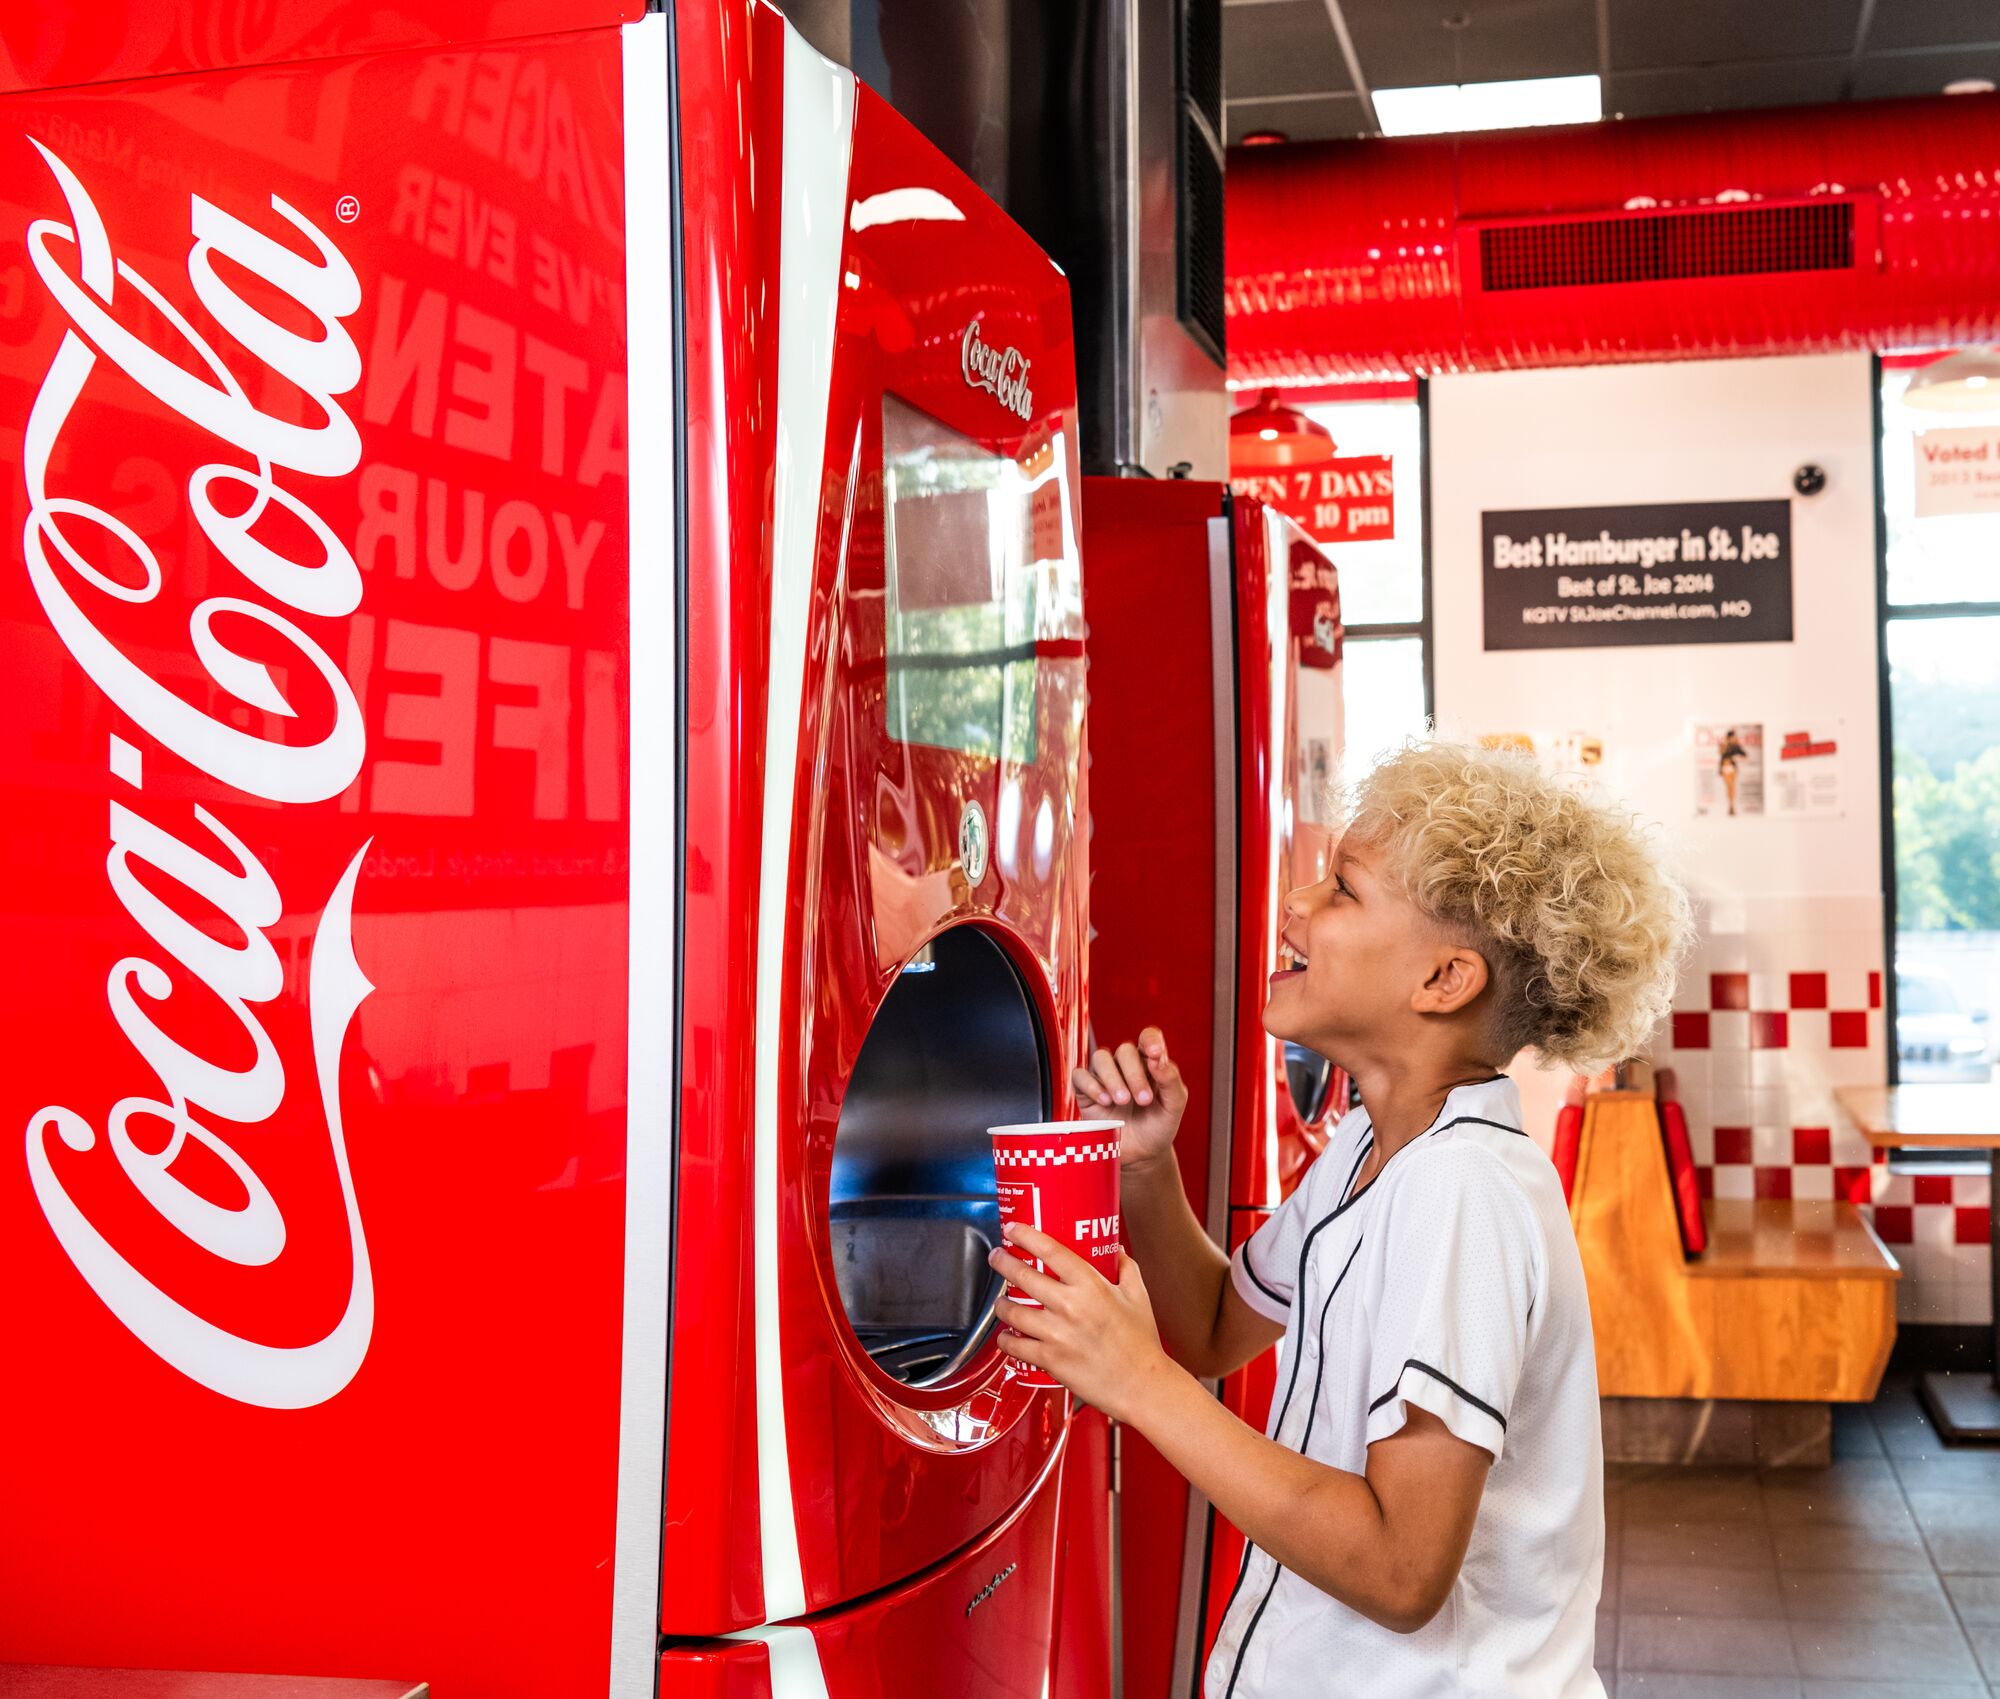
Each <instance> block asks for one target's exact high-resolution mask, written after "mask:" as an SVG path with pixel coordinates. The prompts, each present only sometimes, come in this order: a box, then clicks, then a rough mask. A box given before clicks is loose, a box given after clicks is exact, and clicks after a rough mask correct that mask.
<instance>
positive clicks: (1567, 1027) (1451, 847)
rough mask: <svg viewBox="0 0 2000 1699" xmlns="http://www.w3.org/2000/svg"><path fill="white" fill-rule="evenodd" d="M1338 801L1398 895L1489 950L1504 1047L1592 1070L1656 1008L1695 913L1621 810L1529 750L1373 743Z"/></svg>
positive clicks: (1667, 996)
mask: <svg viewBox="0 0 2000 1699" xmlns="http://www.w3.org/2000/svg"><path fill="white" fill-rule="evenodd" d="M1347 813H1348V829H1349V830H1350V831H1352V832H1354V833H1356V834H1357V835H1358V836H1360V837H1361V838H1363V839H1365V840H1366V841H1367V842H1369V843H1370V844H1372V845H1375V846H1376V847H1378V848H1379V849H1381V850H1382V851H1383V853H1384V859H1385V863H1386V865H1385V869H1384V871H1385V873H1387V874H1388V875H1389V876H1390V877H1392V878H1394V879H1396V880H1397V881H1398V882H1399V883H1400V885H1401V887H1402V889H1403V891H1404V892H1405V893H1406V894H1407V895H1408V897H1409V898H1410V900H1411V901H1412V902H1413V903H1415V904H1416V906H1417V907H1418V908H1419V909H1420V910H1422V911H1423V913H1425V914H1427V915H1429V916H1430V917H1431V918H1432V919H1433V920H1435V921H1436V922H1438V923H1439V924H1440V925H1441V926H1443V927H1445V928H1447V929H1448V930H1451V931H1454V932H1463V933H1464V934H1466V937H1465V939H1464V941H1465V942H1466V943H1469V944H1471V945H1472V946H1473V947H1474V948H1475V949H1477V950H1478V951H1479V952H1480V954H1481V955H1483V956H1484V957H1485V958H1486V962H1487V967H1488V971H1489V973H1490V974H1491V976H1492V983H1493V992H1494V1010H1495V1019H1496V1021H1497V1023H1498V1026H1497V1031H1496V1033H1495V1037H1496V1039H1497V1040H1498V1042H1499V1044H1500V1045H1501V1047H1502V1048H1503V1049H1504V1051H1505V1052H1506V1054H1507V1055H1509V1056H1511V1055H1512V1054H1513V1053H1514V1052H1515V1051H1516V1050H1519V1049H1521V1048H1522V1047H1523V1046H1525V1045H1530V1044H1532V1045H1534V1046H1536V1047H1537V1048H1538V1049H1539V1050H1540V1051H1541V1053H1542V1055H1543V1056H1544V1057H1545V1058H1546V1059H1547V1060H1549V1061H1551V1062H1558V1063H1563V1064H1565V1065H1567V1066H1568V1067H1570V1068H1573V1069H1575V1070H1576V1071H1577V1072H1579V1073H1591V1072H1594V1071H1596V1070H1597V1069H1599V1068H1603V1067H1606V1066H1608V1065H1609V1064H1611V1063H1613V1062H1617V1061H1621V1060H1623V1059H1624V1058H1626V1057H1628V1056H1631V1055H1632V1054H1634V1053H1635V1052H1636V1051H1637V1050H1638V1049H1639V1047H1640V1046H1641V1045H1642V1044H1644V1043H1645V1041H1646V1039H1647V1038H1648V1036H1649V1035H1650V1034H1651V1033H1652V1031H1653V1029H1654V1027H1656V1026H1657V1025H1658V1024H1659V1022H1660V1020H1661V1019H1662V1018H1663V1017H1664V1016H1665V1015H1666V1013H1667V1010H1668V1007H1669V1005H1670V1004H1671V1002H1672V1000H1673V991H1674V982H1675V978H1676V975H1677V973H1678V971H1679V968H1680V963H1681V958H1682V956H1683V955H1684V954H1685V952H1686V950H1687V947H1688V942H1689V939H1690V936H1691V934H1692V931H1693V920H1692V916H1691V913H1690V910H1689V907H1688V900H1687V894H1686V892H1684V891H1683V890H1682V889H1681V887H1680V885H1679V884H1678V883H1677V882H1676V881H1675V880H1674V879H1673V878H1672V877H1671V876H1670V875H1669V874H1668V873H1667V872H1666V870H1665V868H1664V867H1663V866H1662V865H1661V859H1660V856H1659V853H1658V850H1657V848H1656V846H1655V845H1654V843H1653V842H1652V841H1651V839H1650V837H1649V835H1648V834H1647V833H1646V832H1645V831H1644V830H1643V829H1642V828H1641V827H1640V825H1639V823H1638V821H1637V820H1635V819H1634V818H1633V817H1632V816H1631V815H1630V814H1628V813H1626V812H1625V811H1624V810H1623V809H1621V808H1618V807H1615V806H1614V805H1612V804H1611V803H1609V802H1605V801H1599V800H1596V799H1594V798H1590V797H1584V796H1579V795H1577V794H1576V793H1575V792H1573V791H1569V790H1566V789H1564V788H1563V786H1561V785H1560V784H1558V783H1557V782H1556V781H1555V780H1554V779H1552V778H1550V777H1549V776H1548V775H1547V774H1545V773H1544V772H1543V771H1542V770H1541V768H1540V767H1538V766H1537V765H1536V763H1535V761H1534V759H1533V758H1532V757H1531V756H1526V755H1521V754H1517V753H1514V752H1512V751H1503V750H1493V749H1475V748H1472V747H1470V746H1469V745H1465V744H1458V743H1445V742H1425V743H1414V744H1410V745H1408V746H1406V747H1405V748H1403V749H1401V750H1397V751H1395V752H1393V753H1391V754H1390V755H1388V756H1386V757H1385V758H1384V759H1383V760H1382V762H1381V763H1380V765H1378V766H1377V767H1376V768H1375V769H1374V771H1373V772H1371V773H1369V774H1368V775H1367V776H1366V777H1365V778H1363V779H1362V780H1361V781H1360V783H1359V784H1358V785H1356V786H1355V787H1354V789H1353V791H1352V792H1351V794H1350V796H1349V798H1348V809H1347Z"/></svg>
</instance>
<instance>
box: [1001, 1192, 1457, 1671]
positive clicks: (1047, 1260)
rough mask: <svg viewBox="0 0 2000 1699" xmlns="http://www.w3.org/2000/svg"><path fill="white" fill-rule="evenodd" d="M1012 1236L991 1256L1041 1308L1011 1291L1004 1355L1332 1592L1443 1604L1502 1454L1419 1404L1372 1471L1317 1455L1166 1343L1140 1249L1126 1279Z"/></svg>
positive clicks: (1372, 1604)
mask: <svg viewBox="0 0 2000 1699" xmlns="http://www.w3.org/2000/svg"><path fill="white" fill-rule="evenodd" d="M1183 1207H1185V1206H1183ZM1006 1233H1007V1237H1008V1241H1009V1249H1008V1251H996V1252H995V1253H994V1258H993V1264H994V1267H995V1268H997V1269H998V1270H999V1271H1000V1272H1001V1273H1002V1274H1004V1275H1005V1276H1006V1278H1007V1280H1008V1281H1009V1283H1010V1284H1012V1285H1014V1286H1016V1287H1019V1288H1020V1289H1021V1290H1023V1291H1024V1292H1026V1293H1027V1294H1028V1296H1029V1297H1031V1298H1034V1299H1036V1300H1038V1301H1039V1303H1040V1304H1041V1305H1042V1306H1043V1307H1042V1308H1039V1309H1023V1308H1022V1307H1021V1306H1020V1305H1018V1304H1015V1303H1014V1302H1012V1301H1011V1300H1009V1299H1002V1300H1001V1304H1000V1319H1001V1320H1002V1321H1003V1322H1004V1323H1006V1324H1007V1326H1008V1327H1009V1328H1010V1329H1013V1330H1017V1331H1013V1332H1010V1333H1008V1334H1004V1335H1002V1337H1001V1340H1000V1347H1001V1349H1002V1350H1003V1351H1005V1352H1006V1353H1007V1354H1008V1355H1009V1356H1012V1357H1016V1358H1018V1359H1020V1360H1021V1361H1023V1362H1026V1363H1032V1364H1034V1365H1036V1366H1037V1367H1039V1368H1043V1369H1047V1370H1049V1371H1050V1372H1051V1373H1053V1374H1055V1375H1056V1376H1057V1377H1058V1378H1059V1379H1060V1380H1062V1381H1063V1382H1064V1384H1065V1385H1067V1386H1068V1387H1069V1388H1070V1389H1071V1390H1072V1391H1073V1392H1075V1393H1076V1395H1077V1396H1078V1397H1079V1398H1081V1399H1083V1400H1084V1401H1085V1402H1086V1403H1089V1404H1093V1405H1095V1406H1096V1407H1097V1408H1098V1409H1100V1410H1102V1411H1104V1412H1105V1414H1106V1415H1108V1416H1111V1417H1112V1418H1113V1419H1114V1420H1117V1421H1120V1422H1124V1423H1126V1424H1127V1425H1129V1426H1131V1427H1134V1428H1137V1429H1138V1430H1139V1431H1140V1432H1141V1433H1143V1434H1144V1435H1145V1436H1146V1438H1147V1439H1149V1440H1150V1441H1152V1443H1153V1444H1154V1445H1155V1446H1156V1447H1157V1448H1158V1449H1159V1450H1160V1452H1161V1454H1162V1455H1163V1456H1165V1457H1166V1459H1167V1461H1168V1462H1169V1463H1171V1464H1173V1466H1174V1467H1175V1468H1177V1469H1178V1470H1180V1471H1181V1473H1182V1474H1184V1475H1185V1476H1186V1477H1187V1478H1188V1479H1189V1480H1190V1481H1192V1482H1193V1483H1194V1484H1195V1485H1196V1486H1197V1487H1199V1488H1200V1489H1201V1490H1202V1492H1204V1493H1205V1494H1206V1495H1207V1496H1208V1498H1209V1500H1210V1501H1211V1502H1212V1503H1213V1504H1214V1505H1215V1506H1216V1508H1217V1509H1219V1510H1220V1511H1221V1512H1222V1513H1223V1514H1224V1515H1225V1516H1227V1517H1228V1518H1229V1519H1230V1520H1231V1521H1232V1522H1234V1523H1235V1524H1236V1526H1237V1527H1238V1528H1240V1529H1242V1530H1243V1532H1244V1533H1245V1534H1246V1535H1247V1536H1248V1537H1249V1538H1250V1539H1251V1540H1252V1541H1253V1542H1254V1543H1256V1544H1257V1545H1258V1546H1261V1547H1262V1548H1263V1549H1264V1550H1265V1551H1267V1552H1269V1553H1270V1554H1271V1555H1272V1556H1273V1557H1274V1558H1276V1559H1277V1560H1278V1562H1280V1563H1281V1564H1283V1565H1284V1566H1285V1567H1286V1568H1287V1569H1289V1570H1291V1571H1292V1572H1293V1573H1294V1574H1296V1575H1300V1576H1303V1577H1304V1578H1305V1579H1306V1580H1308V1581H1310V1582H1311V1583H1312V1584H1313V1585H1314V1586H1315V1587H1318V1588H1319V1589H1320V1590H1321V1591H1322V1592H1325V1593H1328V1594H1331V1595H1332V1596H1333V1597H1334V1598H1336V1599H1339V1600H1340V1601H1341V1602H1342V1603H1343V1604H1347V1605H1350V1606H1352V1607H1353V1608H1354V1609H1355V1610H1357V1611H1359V1612H1361V1613H1362V1614H1363V1615H1364V1616H1367V1617H1369V1618H1370V1619H1371V1620H1373V1621H1375V1622H1379V1623H1381V1624H1382V1625H1383V1626H1384V1627H1385V1628H1390V1629H1394V1630H1396V1631H1397V1632H1399V1633H1411V1632H1414V1631H1415V1630H1416V1629H1418V1628H1421V1627H1422V1626H1423V1625H1424V1624H1425V1623H1426V1622H1428V1621H1429V1620H1430V1619H1431V1618H1432V1617H1433V1616H1434V1615H1436V1614H1437V1611H1438V1609H1439V1607H1440V1606H1441V1605H1442V1604H1443V1602H1444V1600H1445V1598H1446V1597H1447V1596H1448V1595H1449V1593H1450V1592H1451V1587H1452V1583H1453V1582H1454V1581H1455V1580H1456V1579H1457V1577H1458V1570H1459V1566H1460V1564H1461V1563H1463V1562H1464V1560H1465V1549H1466V1545H1467V1542H1468V1541H1469V1540H1470V1539H1471V1537H1472V1524H1473V1519H1474V1517H1475V1516H1476V1515H1477V1513H1478V1510H1479V1499H1480V1495H1481V1493H1482V1492H1483V1491H1484V1490H1485V1486H1486V1471H1487V1469H1488V1468H1489V1467H1490V1466H1491V1464H1492V1461H1493V1459H1492V1455H1491V1454H1490V1453H1489V1452H1487V1451H1486V1450H1484V1449H1482V1448H1481V1447H1480V1446H1477V1445H1474V1444H1472V1443H1471V1442H1470V1441H1467V1440H1462V1439H1459V1438H1458V1437H1457V1436H1456V1435H1454V1434H1453V1433H1452V1432H1451V1431H1450V1430H1449V1429H1448V1428H1447V1427H1446V1426H1445V1424H1444V1422H1443V1421H1442V1420H1441V1419H1440V1418H1438V1417H1437V1416H1434V1415H1433V1414H1431V1413H1430V1412H1429V1411H1428V1410H1425V1409H1423V1408H1421V1407H1420V1406H1419V1405H1417V1404H1416V1403H1414V1402H1411V1403H1408V1404H1407V1405H1406V1413H1405V1419H1404V1421H1403V1424H1402V1426H1401V1427H1399V1428H1398V1429H1397V1430H1396V1431H1395V1432H1394V1433H1392V1434H1389V1435H1386V1436H1385V1437H1384V1438H1382V1439H1379V1440H1377V1441H1376V1442H1375V1443H1374V1444H1373V1445H1371V1446H1370V1447H1369V1448H1368V1468H1367V1473H1366V1474H1365V1475H1356V1474H1351V1473H1349V1472H1348V1471H1347V1470H1344V1469H1335V1468H1331V1467H1329V1466H1328V1465H1326V1464H1324V1463H1317V1462H1314V1461H1313V1460H1312V1459H1311V1458H1308V1457H1303V1456H1301V1455H1300V1454H1299V1453H1298V1452H1296V1451H1293V1450H1291V1449H1290V1448H1289V1447H1287V1446H1283V1445H1279V1444H1278V1443H1276V1442H1275V1441H1273V1440H1269V1439H1266V1438H1265V1437H1264V1436H1263V1435H1262V1434H1260V1433H1257V1432H1255V1431H1254V1430H1253V1429H1251V1428H1249V1427H1247V1426H1245V1425H1244V1423H1242V1422H1241V1421H1239V1420H1238V1419H1237V1418H1236V1417H1235V1416H1234V1415H1232V1414H1231V1413H1230V1412H1229V1411H1228V1410H1226V1409H1224V1408H1223V1407H1222V1405H1220V1404H1218V1403H1217V1402H1216V1401H1215V1399H1213V1398H1211V1397H1210V1396H1209V1395H1208V1393H1207V1392H1206V1391H1205V1390H1204V1389H1203V1388H1202V1386H1201V1385H1200V1384H1199V1383H1198V1382H1197V1381H1196V1380H1195V1379H1194V1377H1193V1376H1192V1375H1191V1374H1190V1373H1189V1372H1188V1370H1187V1369H1186V1368H1184V1367H1182V1366H1181V1365H1180V1364H1178V1363H1175V1362H1174V1361H1172V1360H1171V1359H1170V1358H1168V1357H1167V1356H1165V1355H1164V1354H1163V1353H1162V1352H1161V1350H1160V1342H1159V1336H1158V1334H1157V1333H1156V1331H1155V1329H1154V1325H1153V1312H1152V1308H1151V1305H1150V1303H1149V1294H1148V1291H1147V1284H1146V1282H1145V1280H1144V1278H1143V1277H1142V1276H1141V1274H1140V1272H1139V1265H1138V1263H1136V1262H1135V1261H1133V1259H1132V1258H1131V1257H1129V1256H1128V1257H1125V1258H1123V1259H1121V1266H1120V1275H1119V1281H1118V1284H1117V1285H1116V1286H1113V1285H1112V1284H1110V1282H1108V1281H1106V1280H1105V1279H1104V1277H1103V1276H1102V1275H1100V1274H1098V1273H1097V1272H1096V1271H1095V1270H1094V1269H1092V1268H1091V1266H1090V1265H1089V1264H1088V1263H1087V1262H1085V1261H1084V1260H1083V1259H1082V1258H1081V1257H1079V1256H1077V1255H1076V1254H1075V1253H1074V1252H1073V1251H1070V1250H1069V1249H1068V1248H1067V1247H1065V1246H1064V1245H1062V1244H1061V1243H1060V1242H1059V1241H1057V1240H1055V1239H1052V1238H1050V1237H1049V1236H1048V1235H1047V1234H1044V1233H1038V1232H1036V1231H1035V1230H1034V1229H1033V1228H1028V1227H1019V1226H1010V1227H1009V1228H1007V1229H1006ZM1009 1252H1019V1253H1021V1254H1022V1255H1025V1256H1030V1257H1035V1258H1038V1259H1040V1260H1041V1261H1042V1262H1043V1263H1044V1264H1045V1265H1046V1267H1047V1269H1048V1272H1047V1273H1046V1274H1043V1273H1040V1272H1038V1271H1037V1270H1036V1269H1034V1268H1032V1267H1030V1266H1029V1265H1028V1264H1026V1263H1024V1262H1022V1261H1020V1260H1019V1258H1018V1257H1017V1256H1015V1255H1010V1254H1009ZM1230 1290H1231V1293H1232V1295H1233V1293H1234V1286H1233V1283H1232V1284H1231V1287H1230ZM1235 1301H1236V1302H1237V1303H1239V1304H1240V1303H1241V1302H1242V1300H1241V1299H1240V1298H1238V1299H1236V1300H1235ZM1259 1319H1260V1320H1261V1318H1259ZM1264 1325H1265V1326H1266V1327H1269V1326H1271V1325H1272V1324H1270V1323H1265V1324H1264Z"/></svg>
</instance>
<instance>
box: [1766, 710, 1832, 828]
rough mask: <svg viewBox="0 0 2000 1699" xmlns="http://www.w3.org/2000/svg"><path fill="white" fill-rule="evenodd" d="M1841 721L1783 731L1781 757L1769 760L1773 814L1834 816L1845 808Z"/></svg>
mask: <svg viewBox="0 0 2000 1699" xmlns="http://www.w3.org/2000/svg"><path fill="white" fill-rule="evenodd" d="M1841 742H1842V739H1841V736H1840V722H1838V721H1836V722H1834V724H1833V725H1831V726H1827V725H1825V724H1823V723H1822V724H1821V725H1820V726H1819V727H1818V728H1817V729H1815V730H1809V731H1787V732H1784V733H1782V734H1781V735H1780V737H1779V740H1778V747H1777V751H1776V755H1777V759H1776V760H1774V761H1767V762H1766V763H1765V773H1766V782H1767V783H1768V785H1769V788H1770V808H1771V812H1772V813H1773V814H1789V815H1792V816H1793V817H1795V818H1806V819H1819V820H1826V819H1832V818H1834V817H1836V816H1837V815H1839V814H1840V813H1841V812H1842V802H1841Z"/></svg>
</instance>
